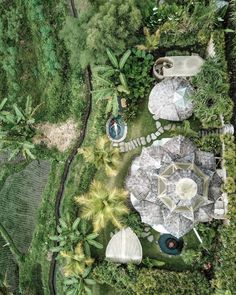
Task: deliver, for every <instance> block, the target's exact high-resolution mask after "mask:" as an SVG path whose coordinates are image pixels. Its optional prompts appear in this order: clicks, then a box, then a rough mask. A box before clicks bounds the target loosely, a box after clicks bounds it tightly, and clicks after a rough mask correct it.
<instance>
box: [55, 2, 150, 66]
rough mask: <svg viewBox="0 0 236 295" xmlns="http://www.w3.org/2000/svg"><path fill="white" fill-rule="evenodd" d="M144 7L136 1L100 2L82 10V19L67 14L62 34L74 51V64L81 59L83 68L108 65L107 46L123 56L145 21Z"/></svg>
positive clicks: (72, 55) (68, 46)
mask: <svg viewBox="0 0 236 295" xmlns="http://www.w3.org/2000/svg"><path fill="white" fill-rule="evenodd" d="M149 2H151V1H149ZM141 7H142V9H143V8H144V9H145V5H142V4H140V1H136V0H126V1H124V0H111V1H109V2H103V1H101V2H98V1H96V2H95V5H88V9H86V11H81V12H80V19H79V20H75V19H71V18H70V17H67V19H66V22H65V26H64V28H63V29H62V32H61V37H62V38H63V39H64V41H65V44H66V46H67V48H68V50H70V52H71V63H72V64H76V63H77V64H78V62H79V64H80V65H81V66H82V67H85V66H86V65H88V64H94V63H99V64H104V63H105V61H106V60H107V56H106V54H105V52H106V48H107V47H109V48H110V49H111V50H112V51H114V53H115V54H117V55H119V54H121V53H122V52H124V51H125V49H126V48H128V47H129V46H131V45H133V44H135V43H136V39H137V38H136V32H137V31H138V29H139V28H140V26H141V22H142V13H141V11H140V8H141Z"/></svg>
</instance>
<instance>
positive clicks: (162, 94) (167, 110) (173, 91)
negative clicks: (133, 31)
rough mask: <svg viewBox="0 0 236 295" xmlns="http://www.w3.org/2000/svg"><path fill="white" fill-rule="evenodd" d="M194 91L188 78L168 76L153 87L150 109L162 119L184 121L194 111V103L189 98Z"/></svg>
mask: <svg viewBox="0 0 236 295" xmlns="http://www.w3.org/2000/svg"><path fill="white" fill-rule="evenodd" d="M192 91H193V90H192V87H191V86H190V84H189V82H188V81H187V80H185V79H183V78H179V77H177V78H166V79H164V80H163V81H161V82H160V83H157V84H156V85H155V86H154V87H153V89H152V91H151V93H150V96H149V102H148V108H149V111H150V112H151V113H152V114H153V115H155V116H156V117H157V118H160V119H166V120H170V121H183V120H185V119H187V118H189V117H190V116H191V115H192V113H193V104H192V102H191V101H190V99H189V97H190V94H191V93H192Z"/></svg>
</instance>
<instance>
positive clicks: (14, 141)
mask: <svg viewBox="0 0 236 295" xmlns="http://www.w3.org/2000/svg"><path fill="white" fill-rule="evenodd" d="M39 107H40V105H38V106H37V107H36V108H34V109H33V108H32V100H31V97H29V96H28V97H27V98H26V104H25V109H24V110H21V109H20V108H19V107H18V106H17V104H13V105H12V106H11V107H8V108H7V98H5V99H3V100H2V102H1V104H0V150H6V151H10V152H11V153H10V157H9V160H10V159H12V158H13V157H15V156H16V155H17V154H19V153H22V154H23V156H24V157H25V158H31V159H35V156H34V155H33V152H32V151H33V149H34V148H35V146H34V144H33V143H32V138H33V136H34V135H35V128H34V123H35V119H34V115H35V113H36V111H37V110H38V108H39Z"/></svg>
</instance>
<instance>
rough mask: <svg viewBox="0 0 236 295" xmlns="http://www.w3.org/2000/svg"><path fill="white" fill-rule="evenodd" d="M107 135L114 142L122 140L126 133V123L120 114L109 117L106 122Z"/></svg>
mask: <svg viewBox="0 0 236 295" xmlns="http://www.w3.org/2000/svg"><path fill="white" fill-rule="evenodd" d="M106 132H107V136H108V137H109V138H110V140H112V141H114V142H120V141H123V140H124V139H125V137H126V134H127V124H126V123H125V121H124V119H123V118H122V117H121V116H117V117H111V118H110V119H109V120H108V121H107V124H106Z"/></svg>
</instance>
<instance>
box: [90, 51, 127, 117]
mask: <svg viewBox="0 0 236 295" xmlns="http://www.w3.org/2000/svg"><path fill="white" fill-rule="evenodd" d="M106 51H107V56H108V58H109V61H110V63H111V65H103V66H98V67H96V68H95V72H97V74H95V75H94V76H95V77H94V80H95V81H94V82H95V83H94V84H95V88H98V89H96V90H94V91H93V98H94V99H95V101H96V102H99V101H100V100H104V99H106V100H107V107H106V113H109V112H111V110H112V113H113V115H114V116H117V115H118V111H119V103H118V98H119V97H120V96H121V95H122V93H126V94H129V93H130V92H129V89H128V85H127V81H126V78H125V75H124V74H123V68H124V65H125V63H126V62H127V59H128V58H129V56H130V54H131V51H130V50H127V51H126V52H125V53H124V54H123V55H122V57H121V58H120V60H119V61H118V59H117V57H116V56H115V54H114V53H113V52H112V51H111V50H110V49H108V48H107V50H106Z"/></svg>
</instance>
